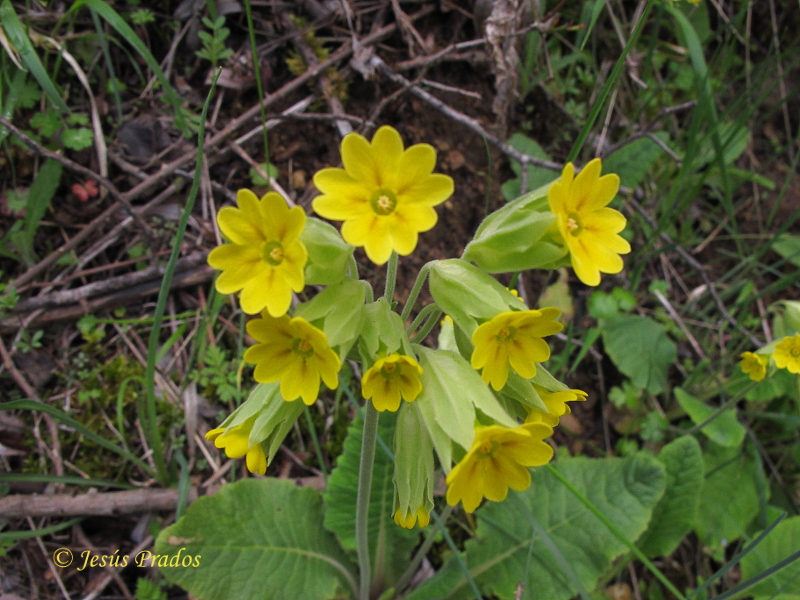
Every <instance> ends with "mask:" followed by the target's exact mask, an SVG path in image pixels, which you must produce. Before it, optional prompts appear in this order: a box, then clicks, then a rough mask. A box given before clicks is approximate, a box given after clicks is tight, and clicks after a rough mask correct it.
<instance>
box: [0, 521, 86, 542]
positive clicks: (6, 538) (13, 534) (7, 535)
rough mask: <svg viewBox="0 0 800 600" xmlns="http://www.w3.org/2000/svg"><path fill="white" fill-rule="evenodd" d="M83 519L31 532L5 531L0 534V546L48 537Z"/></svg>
mask: <svg viewBox="0 0 800 600" xmlns="http://www.w3.org/2000/svg"><path fill="white" fill-rule="evenodd" d="M83 519H84V517H77V518H75V519H70V520H69V521H64V522H63V523H59V524H58V525H51V526H50V527H43V528H42V529H32V530H31V531H6V532H3V533H0V544H7V543H9V542H16V541H17V540H29V539H31V538H36V537H42V536H45V535H50V534H51V533H55V532H56V531H61V530H62V529H66V528H67V527H72V526H73V525H75V523H80V522H81V521H82V520H83Z"/></svg>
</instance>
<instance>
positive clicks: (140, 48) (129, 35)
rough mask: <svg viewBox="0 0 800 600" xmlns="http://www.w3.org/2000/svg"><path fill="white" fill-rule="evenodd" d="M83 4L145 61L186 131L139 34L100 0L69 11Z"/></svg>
mask: <svg viewBox="0 0 800 600" xmlns="http://www.w3.org/2000/svg"><path fill="white" fill-rule="evenodd" d="M4 2H9V0H4ZM84 6H86V7H88V8H90V9H91V10H93V11H96V12H97V14H99V15H100V16H101V17H103V19H105V20H106V22H107V23H108V24H109V25H111V27H113V28H114V29H116V31H117V33H119V34H120V35H121V36H122V37H123V38H124V39H125V41H126V42H128V43H129V44H130V45H131V46H133V47H134V48H135V49H136V51H137V52H138V53H139V55H140V56H141V57H142V58H143V59H144V61H145V62H146V63H147V66H148V67H149V68H150V70H151V71H153V74H155V76H156V78H158V81H159V83H160V84H161V87H162V88H163V89H164V92H165V93H166V95H167V99H168V100H169V103H170V104H172V108H173V109H174V110H175V125H176V127H177V128H178V129H180V130H181V131H183V132H188V131H189V129H188V123H187V121H186V117H185V116H184V111H183V108H182V107H181V100H180V98H179V97H178V94H177V93H176V92H175V89H174V88H173V87H172V85H171V84H170V82H169V80H168V79H167V77H166V75H164V71H162V70H161V67H160V66H159V64H158V61H157V60H156V59H155V58H154V57H153V55H152V53H151V52H150V50H149V49H148V48H147V46H145V44H144V42H143V41H142V40H141V39H140V38H139V36H137V35H136V33H135V32H134V31H133V29H131V27H130V25H128V24H127V23H126V22H125V19H123V18H122V17H121V16H120V14H119V13H118V12H117V11H115V10H114V9H113V8H111V6H109V5H108V4H106V3H105V2H103V1H102V0H78V1H77V2H76V3H75V4H73V5H72V8H70V10H69V12H70V13H72V12H75V11H77V10H79V9H80V8H82V7H84ZM195 181H196V180H195Z"/></svg>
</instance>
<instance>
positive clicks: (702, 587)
mask: <svg viewBox="0 0 800 600" xmlns="http://www.w3.org/2000/svg"><path fill="white" fill-rule="evenodd" d="M784 517H786V513H783V514H782V515H781V516H779V517H778V518H777V519H775V520H774V521H773V522H772V523H770V525H769V526H768V527H767V528H766V529H765V530H764V531H762V532H761V533H760V534H759V535H758V537H757V538H756V539H754V540H753V541H752V542H751V543H750V544H748V545H747V546H745V547H744V548H743V549H742V551H741V552H739V553H738V554H737V555H736V556H734V557H733V558H732V559H730V560H729V561H728V562H726V563H725V564H724V565H723V566H722V568H720V569H718V570H717V572H716V573H714V574H713V575H712V576H711V577H709V578H708V579H706V580H705V581H704V582H703V583H702V584H701V585H699V586H697V589H696V590H694V591H693V592H692V593H691V594H689V595H688V596H686V600H691V599H692V598H694V597H695V596H696V595H698V594H700V593H701V592H703V590H705V589H706V588H707V587H708V586H710V585H711V584H712V583H714V582H715V581H717V580H718V579H719V578H720V577H722V576H724V575H725V573H727V572H728V571H730V570H731V568H733V567H734V566H735V565H736V564H737V563H738V562H739V561H740V560H742V559H743V558H744V557H745V556H747V555H748V554H749V553H750V552H751V551H752V550H755V548H756V546H758V545H759V544H760V543H761V542H762V541H763V540H764V538H765V537H767V536H768V535H769V534H770V533H771V532H772V530H773V529H775V528H776V527H777V526H778V523H780V522H781V521H783V519H784Z"/></svg>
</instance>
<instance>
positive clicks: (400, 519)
mask: <svg viewBox="0 0 800 600" xmlns="http://www.w3.org/2000/svg"><path fill="white" fill-rule="evenodd" d="M394 522H395V523H397V524H398V525H400V527H405V528H406V529H414V525H416V524H417V523H419V526H420V527H427V526H428V523H430V522H431V516H430V514H428V511H427V510H425V507H424V506H420V507H419V508H418V509H417V512H415V513H412V512H409V513H408V514H407V515H405V516H404V515H403V509H401V508H398V509H397V510H396V511H395V513H394Z"/></svg>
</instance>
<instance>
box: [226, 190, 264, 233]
mask: <svg viewBox="0 0 800 600" xmlns="http://www.w3.org/2000/svg"><path fill="white" fill-rule="evenodd" d="M239 191H240V192H242V191H249V190H239ZM250 193H251V194H252V192H250ZM254 214H255V215H257V214H258V211H257V210H256V212H255V213H254ZM252 215H253V213H250V214H249V215H245V213H244V211H241V210H239V209H238V208H234V207H233V206H226V207H224V208H222V209H220V211H219V212H218V213H217V223H218V224H219V228H220V230H221V231H222V235H224V236H225V237H226V238H228V239H229V240H230V241H232V242H233V243H234V244H239V245H242V246H258V245H260V244H262V243H263V242H264V234H263V232H262V231H261V228H260V227H259V220H258V219H255V218H253V216H252Z"/></svg>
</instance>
